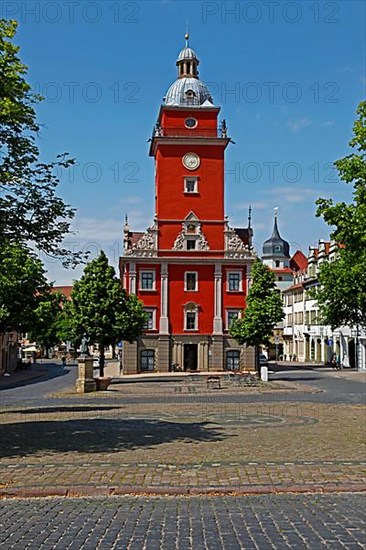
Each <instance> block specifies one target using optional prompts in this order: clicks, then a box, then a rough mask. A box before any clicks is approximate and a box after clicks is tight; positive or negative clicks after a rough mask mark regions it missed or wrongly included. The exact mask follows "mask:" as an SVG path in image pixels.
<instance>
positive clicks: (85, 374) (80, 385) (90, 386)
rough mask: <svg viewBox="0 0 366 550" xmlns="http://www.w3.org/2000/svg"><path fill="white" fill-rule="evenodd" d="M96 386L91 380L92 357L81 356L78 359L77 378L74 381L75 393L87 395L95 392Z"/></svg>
mask: <svg viewBox="0 0 366 550" xmlns="http://www.w3.org/2000/svg"><path fill="white" fill-rule="evenodd" d="M96 389H97V384H96V381H95V380H94V379H93V357H90V356H88V355H81V356H80V357H79V358H78V378H77V380H76V393H89V392H92V391H96Z"/></svg>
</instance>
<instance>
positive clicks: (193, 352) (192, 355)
mask: <svg viewBox="0 0 366 550" xmlns="http://www.w3.org/2000/svg"><path fill="white" fill-rule="evenodd" d="M197 359H198V345H197V344H184V370H185V371H190V370H197V366H198V361H197Z"/></svg>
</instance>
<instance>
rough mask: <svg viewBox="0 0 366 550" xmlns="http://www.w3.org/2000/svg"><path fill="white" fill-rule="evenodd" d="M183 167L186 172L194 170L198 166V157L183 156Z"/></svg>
mask: <svg viewBox="0 0 366 550" xmlns="http://www.w3.org/2000/svg"><path fill="white" fill-rule="evenodd" d="M182 162H183V166H185V167H186V168H188V170H196V169H197V168H198V167H199V165H200V162H201V161H200V157H199V156H198V155H196V153H187V154H186V155H184V157H183V159H182Z"/></svg>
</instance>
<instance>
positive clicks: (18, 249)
mask: <svg viewBox="0 0 366 550" xmlns="http://www.w3.org/2000/svg"><path fill="white" fill-rule="evenodd" d="M0 267H1V268H0V332H7V331H9V330H11V329H14V330H17V331H18V332H27V331H28V330H29V329H30V327H31V326H32V323H33V322H34V320H35V315H34V312H35V311H36V310H37V308H38V306H39V304H40V300H41V296H42V295H44V294H46V293H48V292H49V285H48V283H47V280H46V276H45V270H44V268H43V264H42V262H41V261H40V260H39V259H38V258H37V257H36V256H35V254H32V253H31V252H29V250H28V249H27V248H25V247H24V246H22V245H21V244H9V243H3V244H2V245H0Z"/></svg>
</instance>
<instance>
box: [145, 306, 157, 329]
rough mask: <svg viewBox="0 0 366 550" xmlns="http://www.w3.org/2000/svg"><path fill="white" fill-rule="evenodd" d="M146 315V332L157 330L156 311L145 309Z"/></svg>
mask: <svg viewBox="0 0 366 550" xmlns="http://www.w3.org/2000/svg"><path fill="white" fill-rule="evenodd" d="M144 311H145V313H146V314H147V321H146V323H145V326H144V329H145V330H155V328H156V327H155V313H156V310H155V309H152V308H150V309H144Z"/></svg>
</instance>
